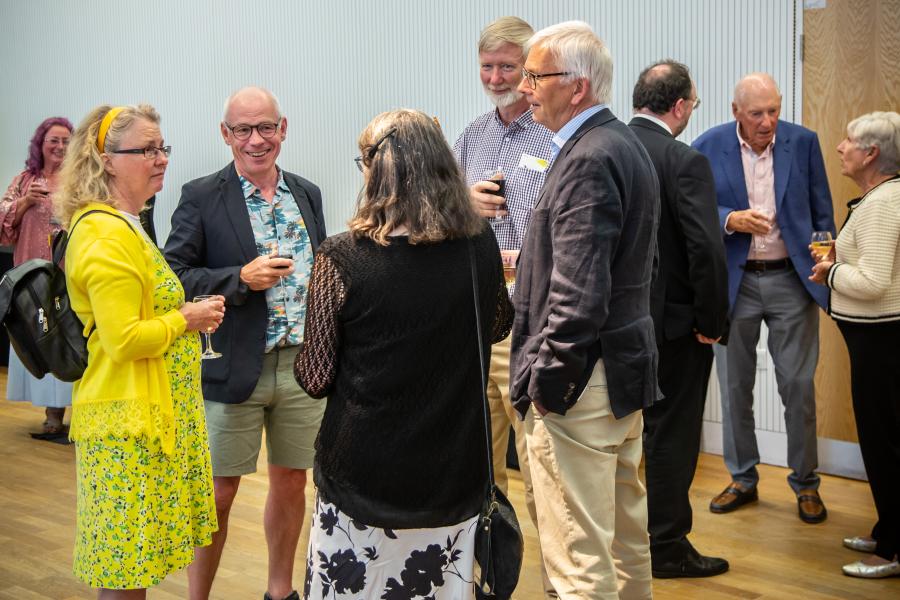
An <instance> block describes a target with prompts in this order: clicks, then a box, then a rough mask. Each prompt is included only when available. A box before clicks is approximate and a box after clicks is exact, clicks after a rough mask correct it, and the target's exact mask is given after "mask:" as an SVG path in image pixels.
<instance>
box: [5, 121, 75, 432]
mask: <svg viewBox="0 0 900 600" xmlns="http://www.w3.org/2000/svg"><path fill="white" fill-rule="evenodd" d="M71 135H72V124H71V123H70V122H69V120H68V119H65V118H63V117H50V118H48V119H44V121H43V122H41V124H40V125H38V127H37V129H35V131H34V135H33V136H32V137H31V143H30V144H29V146H28V158H27V159H26V160H25V170H24V171H22V172H21V173H19V174H18V175H16V176H15V177H14V178H13V180H12V183H10V184H9V188H7V190H6V193H5V194H4V195H3V200H2V201H0V244H2V245H4V246H15V250H14V251H13V266H19V265H21V264H22V263H23V262H25V261H26V260H29V259H32V258H43V259H44V260H51V256H50V239H51V236H53V235H54V234H55V233H56V232H57V231H59V229H60V227H59V223H58V222H57V221H56V219H55V218H54V217H53V206H52V200H51V197H52V195H53V194H55V193H56V190H57V188H58V183H59V182H58V179H59V169H60V167H61V166H62V162H63V158H64V157H65V155H66V148H67V147H68V145H69V138H70V137H71ZM6 399H7V400H21V401H26V402H31V403H32V404H34V405H35V406H43V407H45V409H44V413H45V420H44V425H43V432H42V434H43V437H45V438H55V437H60V436H64V435H65V425H63V417H64V416H65V413H66V407H67V406H69V405H70V404H72V384H71V383H67V382H65V381H60V380H59V379H57V378H56V377H54V376H53V375H52V374H50V373H48V374H46V375H45V376H44V377H43V378H42V379H38V378H37V377H35V376H34V375H32V374H31V373H29V372H28V370H27V369H26V368H25V365H23V364H22V361H21V360H19V357H18V356H17V355H16V353H15V352H14V351H13V349H12V347H10V349H9V371H8V379H7V382H6Z"/></svg>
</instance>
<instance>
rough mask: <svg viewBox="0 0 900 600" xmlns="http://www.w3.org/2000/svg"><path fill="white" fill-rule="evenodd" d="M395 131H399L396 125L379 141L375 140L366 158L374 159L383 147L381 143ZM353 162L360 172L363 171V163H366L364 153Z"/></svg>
mask: <svg viewBox="0 0 900 600" xmlns="http://www.w3.org/2000/svg"><path fill="white" fill-rule="evenodd" d="M395 133H397V128H396V127H391V128H390V129H388V131H387V133H385V134H384V135H383V136H381V137H380V138H378V141H377V142H375V143H374V144H372V146H371V147H370V148H369V150H368V151H367V152H366V158H365V160H372V159H373V158H375V155H376V154H377V153H378V149H379V148H380V147H381V145H382V144H383V143H384V142H385V141H386V140H387V139H388V138H389V137H391V136H392V135H394V134H395ZM353 162H355V163H356V168H357V169H359V171H360V173H362V172H363V164H365V161H364V160H363V157H362V155H360V156H357V157H356V158H354V159H353Z"/></svg>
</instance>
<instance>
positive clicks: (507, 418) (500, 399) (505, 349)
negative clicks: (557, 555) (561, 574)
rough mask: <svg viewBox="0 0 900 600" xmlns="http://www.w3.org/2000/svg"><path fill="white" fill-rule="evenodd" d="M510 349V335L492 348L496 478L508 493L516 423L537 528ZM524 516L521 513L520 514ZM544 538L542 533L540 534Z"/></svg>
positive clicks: (490, 392)
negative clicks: (508, 460) (509, 454)
mask: <svg viewBox="0 0 900 600" xmlns="http://www.w3.org/2000/svg"><path fill="white" fill-rule="evenodd" d="M509 348H510V338H509V337H507V338H506V339H505V340H502V341H500V342H497V343H496V344H494V345H493V346H492V347H491V366H490V369H489V372H488V383H487V395H488V405H489V406H490V408H491V440H492V442H493V453H494V479H495V481H496V482H497V487H499V488H500V489H501V490H502V491H503V493H504V494H506V493H507V491H508V488H509V478H508V477H507V476H506V448H507V446H508V445H509V426H510V425H512V428H513V431H514V432H515V434H516V454H517V455H518V456H519V473H521V474H522V483H523V484H524V487H525V506H526V507H527V508H528V516H530V517H531V522H532V523H534V526H535V528H537V513H536V512H535V509H534V491H533V489H532V484H531V469H529V467H528V449H527V448H526V446H525V423H523V422H522V421H520V420H519V415H518V413H517V412H516V410H515V409H514V408H513V407H512V404H511V403H510V400H509ZM519 517H520V518H521V515H519ZM538 536H539V537H538V539H539V540H540V533H539V534H538ZM541 575H542V576H543V584H544V595H545V597H547V598H555V597H556V595H555V594H554V593H553V588H552V587H551V585H550V580H549V579H548V578H547V572H546V570H545V569H543V568H542V569H541Z"/></svg>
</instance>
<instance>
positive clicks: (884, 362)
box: [810, 112, 900, 578]
mask: <svg viewBox="0 0 900 600" xmlns="http://www.w3.org/2000/svg"><path fill="white" fill-rule="evenodd" d="M837 150H838V153H839V154H840V155H841V173H842V174H843V175H845V176H847V177H849V178H850V179H852V180H853V181H854V182H855V183H856V184H857V185H858V186H859V188H860V191H861V196H860V197H859V198H856V199H854V200H851V201H850V203H849V204H848V207H849V209H850V212H849V214H848V216H847V220H846V222H845V223H844V227H843V228H842V229H841V233H840V235H839V236H838V238H837V241H836V242H835V247H834V248H833V249H832V251H831V253H830V254H829V255H828V256H827V257H826V258H825V259H823V260H821V261H819V262H818V263H817V264H815V265H814V266H813V274H812V276H811V277H810V279H811V280H812V281H815V282H816V283H822V284H825V285H827V286H828V287H829V288H831V302H830V309H829V312H830V313H831V316H832V318H834V319H835V320H836V321H837V324H838V327H839V328H840V330H841V333H842V334H843V336H844V341H846V343H847V350H848V351H849V353H850V378H851V391H852V394H853V410H854V413H855V414H856V430H857V433H858V435H859V448H860V450H861V451H862V457H863V462H864V464H865V466H866V474H867V475H868V477H869V486H870V487H871V488H872V496H873V498H874V500H875V510H876V511H877V513H878V522H877V523H876V524H875V528H874V529H873V530H872V533H871V535H869V536H857V537H850V538H846V539H845V540H844V545H845V546H847V547H848V548H850V549H852V550H858V551H861V552H871V553H873V554H872V555H871V556H868V557H866V558H864V559H862V560H859V561H856V562H854V563H851V564H848V565H845V566H844V574H845V575H850V576H851V577H868V578H875V577H890V576H894V575H900V563H898V561H897V553H898V552H900V486H898V485H897V478H898V476H900V352H898V350H897V343H898V341H900V176H898V174H897V172H898V170H900V115H898V114H897V113H896V112H873V113H869V114H867V115H863V116H861V117H859V118H858V119H855V120H853V121H851V122H850V124H849V125H848V126H847V137H846V138H845V139H844V141H842V142H841V143H840V145H839V146H838V148H837Z"/></svg>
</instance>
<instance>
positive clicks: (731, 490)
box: [709, 481, 759, 513]
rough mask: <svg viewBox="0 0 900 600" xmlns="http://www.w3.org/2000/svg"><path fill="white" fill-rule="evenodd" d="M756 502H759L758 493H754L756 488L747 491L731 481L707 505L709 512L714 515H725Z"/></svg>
mask: <svg viewBox="0 0 900 600" xmlns="http://www.w3.org/2000/svg"><path fill="white" fill-rule="evenodd" d="M757 500H759V493H758V492H757V491H756V486H753V487H752V488H750V489H749V490H748V489H746V488H745V487H744V486H743V485H741V484H740V483H738V482H737V481H732V482H731V484H730V485H729V486H728V487H727V488H725V490H724V491H723V492H722V493H721V494H719V495H718V496H716V497H715V498H713V500H712V502H710V503H709V510H710V512H714V513H727V512H731V511H733V510H737V509H738V508H740V507H741V506H743V505H745V504H747V503H748V502H756V501H757Z"/></svg>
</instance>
